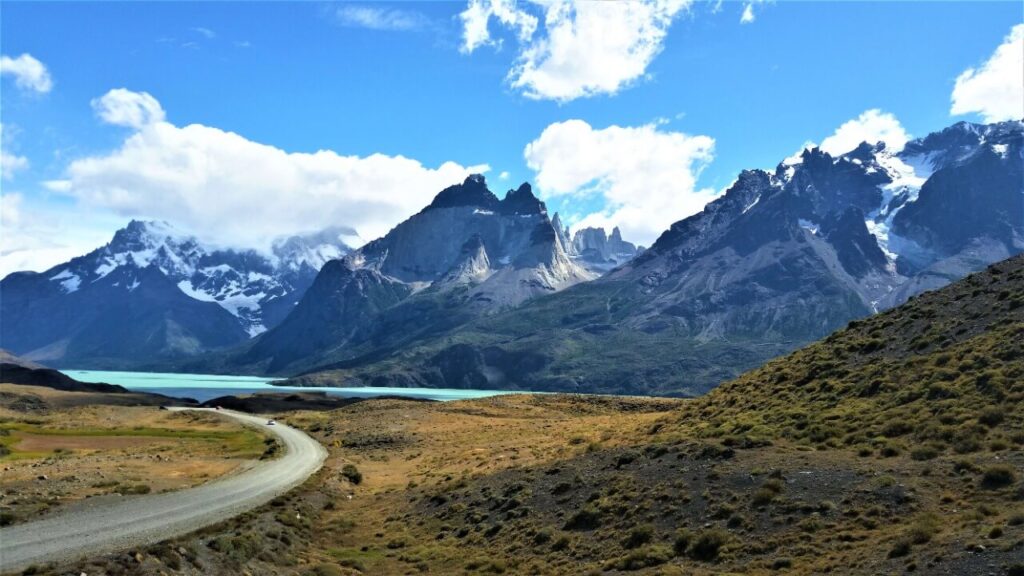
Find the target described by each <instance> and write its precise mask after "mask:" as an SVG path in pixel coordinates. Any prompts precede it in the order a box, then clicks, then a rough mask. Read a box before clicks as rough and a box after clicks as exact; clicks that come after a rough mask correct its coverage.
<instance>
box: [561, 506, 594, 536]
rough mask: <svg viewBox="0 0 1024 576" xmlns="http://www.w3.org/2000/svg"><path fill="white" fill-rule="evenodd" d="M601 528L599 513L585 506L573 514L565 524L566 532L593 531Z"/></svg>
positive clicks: (592, 507) (591, 507)
mask: <svg viewBox="0 0 1024 576" xmlns="http://www.w3.org/2000/svg"><path fill="white" fill-rule="evenodd" d="M599 526H601V511H600V510H598V509H597V508H595V507H594V506H586V507H584V508H581V509H580V510H578V511H577V512H576V513H575V514H573V515H572V516H571V517H570V518H569V520H567V521H566V523H565V529H566V530H593V529H595V528H598V527H599Z"/></svg>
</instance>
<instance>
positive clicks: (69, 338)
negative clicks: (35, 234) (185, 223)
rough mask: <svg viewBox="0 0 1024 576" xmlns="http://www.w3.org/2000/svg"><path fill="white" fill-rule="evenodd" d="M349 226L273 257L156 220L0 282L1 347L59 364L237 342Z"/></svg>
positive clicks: (287, 245) (156, 355)
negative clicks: (212, 242) (215, 244)
mask: <svg viewBox="0 0 1024 576" xmlns="http://www.w3.org/2000/svg"><path fill="white" fill-rule="evenodd" d="M347 235H354V232H352V231H351V230H349V229H342V228H337V229H331V230H326V231H323V232H321V233H318V234H312V235H309V236H297V237H293V238H288V239H284V240H281V241H279V242H276V243H275V244H274V245H273V248H272V253H271V254H262V253H258V252H256V251H253V250H222V249H210V248H208V247H206V246H204V245H202V244H201V243H200V242H199V241H198V240H196V239H195V238H194V237H192V236H188V235H186V234H182V233H180V232H178V231H176V230H174V229H173V228H172V227H171V226H170V225H168V224H166V223H163V222H140V221H132V222H131V223H129V224H128V226H126V227H125V228H123V229H121V230H119V231H117V233H115V234H114V237H113V239H112V240H111V242H110V243H109V244H107V245H106V246H103V247H102V248H99V249H97V250H94V251H93V252H90V253H89V254H86V255H85V256H80V257H78V258H74V259H72V260H71V261H69V262H67V263H65V264H61V265H58V266H55V267H53V268H52V269H50V270H48V271H46V272H43V273H39V274H37V273H33V272H17V273H14V274H10V275H8V276H7V277H6V278H4V279H3V280H2V281H0V317H2V318H3V322H2V323H0V344H2V345H3V346H5V347H7V348H9V349H10V350H12V351H13V352H15V353H17V354H22V355H27V356H28V357H29V358H32V359H38V360H44V361H47V362H50V363H53V364H55V365H58V366H72V365H74V366H78V367H84V366H87V365H88V366H96V367H130V366H133V365H142V364H150V363H155V364H159V363H160V362H163V361H167V360H171V359H178V358H183V357H188V356H193V355H196V354H200V353H203V352H206V351H208V350H212V349H216V348H222V347H225V346H231V345H235V344H238V343H241V342H244V341H245V340H247V339H248V338H249V337H250V336H251V335H253V334H258V333H260V332H262V331H264V330H266V328H267V326H273V325H276V324H277V323H279V322H280V321H281V320H282V319H283V318H284V317H285V316H286V315H287V314H288V313H290V312H291V310H292V309H293V308H294V307H295V304H296V302H297V301H298V299H299V298H300V297H301V296H302V294H303V293H305V291H306V289H307V288H308V287H309V285H310V284H312V282H313V279H314V278H315V276H316V273H317V272H318V271H319V267H320V266H321V265H322V264H323V262H325V261H326V260H328V259H330V258H335V257H338V256H341V255H342V254H344V253H346V252H347V251H348V248H347V246H345V244H344V243H343V241H342V240H341V238H342V237H344V236H347Z"/></svg>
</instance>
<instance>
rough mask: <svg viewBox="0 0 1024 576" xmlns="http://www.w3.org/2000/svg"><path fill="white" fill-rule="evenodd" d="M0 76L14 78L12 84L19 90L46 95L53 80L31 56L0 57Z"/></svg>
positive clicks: (41, 64)
mask: <svg viewBox="0 0 1024 576" xmlns="http://www.w3.org/2000/svg"><path fill="white" fill-rule="evenodd" d="M0 75H2V76H12V77H14V84H15V86H17V87H18V88H19V89H21V90H26V91H33V92H38V93H46V92H49V91H50V90H52V89H53V78H52V77H51V76H50V71H49V70H47V69H46V65H44V64H43V63H42V62H40V61H39V60H36V59H35V58H33V57H32V55H31V54H22V55H21V56H18V57H17V58H11V57H10V56H7V55H4V56H0Z"/></svg>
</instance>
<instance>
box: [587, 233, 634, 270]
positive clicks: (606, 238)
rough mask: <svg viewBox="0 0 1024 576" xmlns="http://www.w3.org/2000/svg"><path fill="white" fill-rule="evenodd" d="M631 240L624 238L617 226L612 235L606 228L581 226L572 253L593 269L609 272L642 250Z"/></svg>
mask: <svg viewBox="0 0 1024 576" xmlns="http://www.w3.org/2000/svg"><path fill="white" fill-rule="evenodd" d="M642 251H643V250H642V249H641V248H638V247H637V246H636V245H634V244H633V243H631V242H626V241H624V240H623V239H622V232H620V231H619V228H618V227H617V226H616V227H615V228H613V229H612V233H611V235H608V234H606V233H605V229H604V228H593V227H592V228H580V229H579V230H577V231H576V233H575V234H573V237H572V250H571V252H570V253H571V254H572V255H573V256H574V257H575V258H576V259H578V260H579V261H581V262H582V263H583V264H584V266H586V267H587V268H588V269H590V270H591V271H595V272H607V271H608V270H611V269H613V268H615V267H617V266H620V265H622V264H625V263H626V262H629V261H630V260H632V259H633V258H635V257H636V255H637V254H639V253H640V252H642Z"/></svg>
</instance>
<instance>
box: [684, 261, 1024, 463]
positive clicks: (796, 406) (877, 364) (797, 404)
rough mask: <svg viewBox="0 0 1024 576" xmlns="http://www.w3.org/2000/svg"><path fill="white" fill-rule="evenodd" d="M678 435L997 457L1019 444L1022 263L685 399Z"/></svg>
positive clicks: (1023, 360)
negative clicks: (689, 401)
mask: <svg viewBox="0 0 1024 576" xmlns="http://www.w3.org/2000/svg"><path fill="white" fill-rule="evenodd" d="M676 425H677V426H678V427H679V428H680V431H681V432H685V433H687V434H690V433H695V434H697V435H699V436H701V437H715V438H728V437H732V436H736V437H740V438H745V439H752V440H755V441H756V440H758V439H770V440H785V441H790V442H794V443H796V444H799V445H802V446H809V447H814V448H816V449H828V448H849V449H857V450H859V451H869V450H874V451H879V452H882V451H887V452H893V451H900V450H911V451H912V452H913V454H914V455H915V456H916V457H918V458H919V459H922V460H927V459H928V455H931V454H952V453H959V454H970V453H976V452H979V451H982V452H983V451H987V450H993V451H1000V450H1003V449H1006V448H1007V447H1008V446H1013V445H1016V446H1019V445H1020V444H1021V443H1022V442H1024V257H1020V256H1018V257H1016V258H1013V259H1010V260H1007V261H1005V262H1002V263H999V264H996V265H994V266H992V267H990V268H989V269H988V270H986V271H983V272H980V273H978V274H974V275H972V276H969V277H968V278H966V279H964V280H962V281H960V282H958V283H956V284H954V285H952V286H950V287H948V288H945V289H943V290H938V291H935V292H930V293H926V294H924V295H922V296H920V297H918V298H915V299H913V300H911V301H910V302H908V303H907V304H905V305H903V306H901V307H899V308H897V309H895V310H891V311H889V312H885V313H883V314H879V315H876V316H873V317H871V318H867V319H865V320H862V321H856V322H852V323H850V325H849V327H848V328H846V329H845V330H841V331H839V332H836V333H834V334H832V335H831V336H829V337H828V338H826V339H825V340H823V341H821V342H819V343H816V344H813V345H811V346H808V347H806V348H804V349H802V350H799V351H797V352H794V353H793V354H790V355H789V356H786V357H784V358H780V359H777V360H773V361H771V362H769V363H767V364H766V365H765V366H763V367H761V368H759V369H757V370H753V371H751V372H748V373H747V374H744V375H743V376H741V377H739V378H737V379H736V380H734V381H732V382H729V383H727V384H725V385H723V386H721V387H720V388H719V389H717V390H715V392H714V393H713V394H709V395H708V396H707V397H705V398H702V399H701V400H700V401H698V402H694V403H692V404H689V405H688V406H687V408H686V409H685V410H683V411H682V412H681V414H680V417H679V418H678V422H677V423H676Z"/></svg>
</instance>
